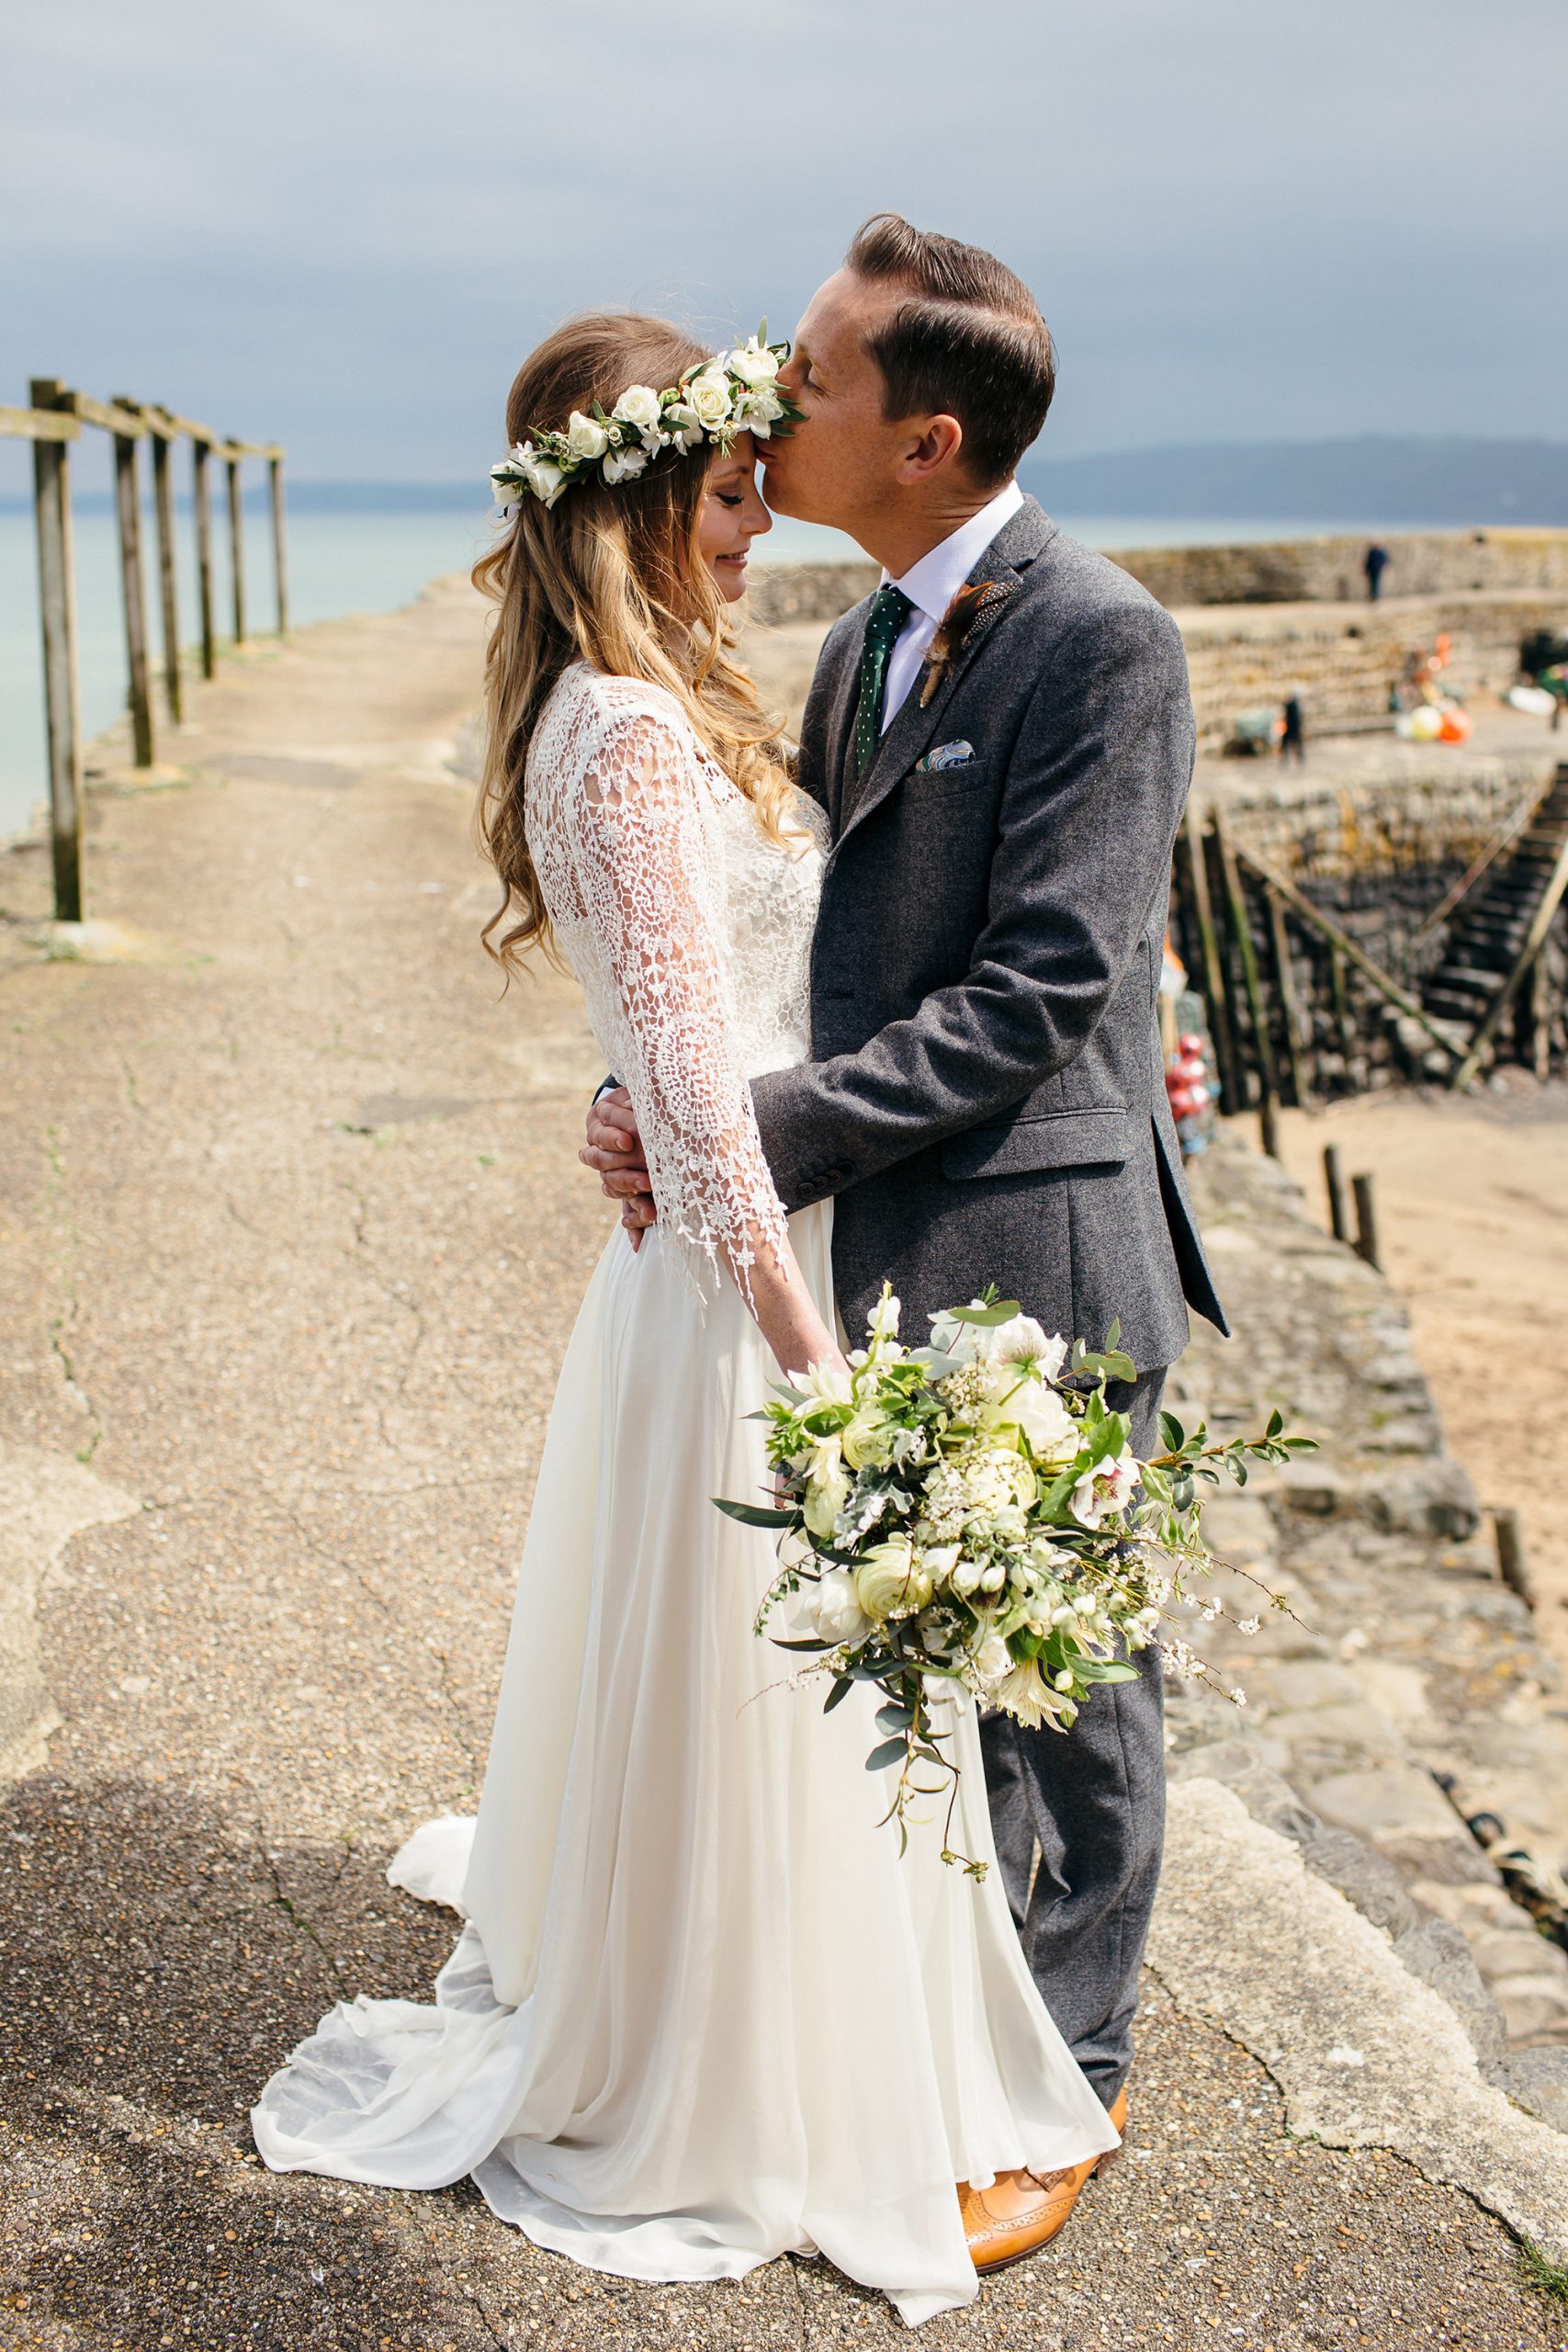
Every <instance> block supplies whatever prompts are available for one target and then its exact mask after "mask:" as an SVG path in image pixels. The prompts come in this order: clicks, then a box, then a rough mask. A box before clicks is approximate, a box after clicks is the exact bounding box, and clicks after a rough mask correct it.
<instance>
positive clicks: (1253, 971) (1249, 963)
mask: <svg viewBox="0 0 1568 2352" xmlns="http://www.w3.org/2000/svg"><path fill="white" fill-rule="evenodd" d="M1213 831H1214V845H1215V849H1216V851H1217V852H1218V855H1219V861H1220V873H1221V876H1222V877H1223V880H1224V894H1225V911H1226V914H1227V916H1228V917H1229V922H1230V933H1231V942H1232V944H1233V945H1234V947H1235V953H1236V959H1237V961H1238V963H1239V965H1240V967H1241V978H1242V987H1243V989H1244V990H1245V992H1246V996H1247V1015H1248V1021H1249V1024H1250V1027H1251V1030H1252V1050H1253V1055H1254V1057H1255V1059H1256V1061H1257V1064H1258V1124H1259V1126H1260V1128H1261V1131H1262V1138H1263V1148H1264V1150H1265V1151H1266V1152H1268V1154H1269V1158H1270V1159H1279V1157H1280V1132H1279V1115H1278V1114H1279V1103H1280V1083H1279V1080H1278V1077H1277V1076H1276V1074H1275V1069H1274V1044H1273V1039H1272V1038H1271V1037H1270V1035H1269V1007H1268V1003H1267V1001H1266V1000H1265V998H1264V994H1263V975H1262V973H1261V972H1260V970H1259V969H1258V951H1257V949H1256V948H1255V947H1254V945H1253V944H1252V926H1251V923H1250V922H1248V920H1247V899H1246V896H1245V894H1244V892H1243V889H1242V882H1241V875H1240V872H1239V871H1238V869H1237V865H1236V853H1235V850H1234V849H1233V848H1232V846H1231V841H1230V836H1229V834H1228V833H1227V832H1226V831H1225V825H1224V818H1223V817H1221V815H1220V813H1219V811H1218V809H1216V810H1215V811H1214V818H1213Z"/></svg>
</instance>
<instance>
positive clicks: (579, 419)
mask: <svg viewBox="0 0 1568 2352" xmlns="http://www.w3.org/2000/svg"><path fill="white" fill-rule="evenodd" d="M566 446H567V447H568V449H569V450H570V452H571V455H572V456H573V457H574V458H602V457H603V456H604V452H605V450H606V449H607V448H608V447H609V446H610V436H609V435H608V434H607V433H606V432H605V430H604V426H603V425H602V424H596V423H595V422H594V420H593V418H592V417H591V416H584V415H583V413H582V411H581V409H579V408H574V409H573V410H572V412H571V414H570V417H569V418H568V419H567V427H566Z"/></svg>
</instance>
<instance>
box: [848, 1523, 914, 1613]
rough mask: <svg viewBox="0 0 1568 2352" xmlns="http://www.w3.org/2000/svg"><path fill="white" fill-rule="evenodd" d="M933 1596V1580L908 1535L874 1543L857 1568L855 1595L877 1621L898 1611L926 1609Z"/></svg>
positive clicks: (864, 1608) (906, 1611) (866, 1611)
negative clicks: (881, 1542) (920, 1562)
mask: <svg viewBox="0 0 1568 2352" xmlns="http://www.w3.org/2000/svg"><path fill="white" fill-rule="evenodd" d="M855 1598H856V1599H857V1600H858V1601H859V1602H860V1605H861V1607H862V1608H863V1610H864V1611H865V1613H866V1615H867V1616H868V1617H869V1618H870V1619H871V1620H872V1622H873V1623H874V1624H877V1625H880V1624H882V1623H883V1622H884V1621H885V1620H886V1618H888V1617H891V1616H892V1615H893V1614H894V1613H895V1611H897V1613H898V1614H899V1615H901V1616H902V1615H905V1614H907V1613H908V1611H911V1610H916V1609H923V1608H924V1607H925V1605H926V1603H927V1601H928V1600H930V1599H931V1578H930V1577H929V1576H927V1575H926V1573H925V1571H924V1569H923V1568H922V1567H921V1566H920V1565H919V1559H918V1557H917V1555H916V1554H915V1552H914V1550H913V1549H912V1547H911V1545H910V1543H909V1539H908V1536H907V1535H896V1536H892V1537H890V1538H889V1540H888V1541H887V1542H886V1544H873V1546H872V1548H871V1550H870V1551H869V1552H868V1553H867V1554H866V1555H865V1557H864V1559H863V1561H862V1562H861V1564H860V1566H859V1567H858V1568H857V1569H856V1570H855Z"/></svg>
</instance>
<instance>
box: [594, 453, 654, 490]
mask: <svg viewBox="0 0 1568 2352" xmlns="http://www.w3.org/2000/svg"><path fill="white" fill-rule="evenodd" d="M647 465H648V451H647V450H646V449H642V448H637V449H610V450H607V451H606V452H605V457H604V469H603V471H604V479H605V481H608V482H616V481H633V480H634V479H635V477H636V476H637V475H638V474H640V473H642V472H643V471H644V470H645V469H646V468H647Z"/></svg>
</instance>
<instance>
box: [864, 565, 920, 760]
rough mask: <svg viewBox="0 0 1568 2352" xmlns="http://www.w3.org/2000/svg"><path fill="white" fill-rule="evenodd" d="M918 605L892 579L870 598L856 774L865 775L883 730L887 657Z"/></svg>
mask: <svg viewBox="0 0 1568 2352" xmlns="http://www.w3.org/2000/svg"><path fill="white" fill-rule="evenodd" d="M914 609H915V607H914V605H913V604H912V603H911V601H910V599H909V598H908V596H906V595H905V594H904V591H903V590H902V588H895V587H894V586H893V584H892V582H888V584H887V586H886V588H879V589H878V590H877V592H876V594H875V595H874V597H873V598H872V600H871V617H870V619H869V620H868V621H867V622H866V625H865V643H864V644H863V646H862V648H861V657H860V703H859V706H858V707H857V708H856V711H855V774H856V775H864V774H865V771H866V767H867V764H868V763H869V762H870V759H871V755H872V753H873V752H874V751H875V749H876V742H877V738H878V736H879V735H880V734H881V732H882V728H881V719H882V690H883V688H884V687H885V686H886V684H887V660H888V656H889V654H891V652H892V650H893V648H894V647H895V645H896V644H897V641H898V639H899V638H900V637H901V636H902V634H903V629H904V623H905V622H906V621H907V620H908V617H909V615H910V614H911V613H912V612H913V611H914Z"/></svg>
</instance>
